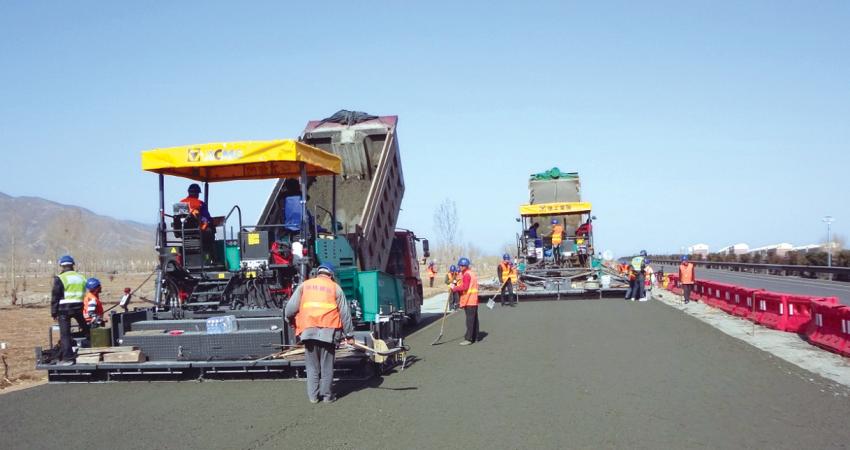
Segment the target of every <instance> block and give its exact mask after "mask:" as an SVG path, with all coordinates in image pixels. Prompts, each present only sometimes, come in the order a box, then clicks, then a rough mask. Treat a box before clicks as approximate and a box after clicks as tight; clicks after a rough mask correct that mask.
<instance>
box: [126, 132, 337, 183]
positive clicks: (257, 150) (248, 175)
mask: <svg viewBox="0 0 850 450" xmlns="http://www.w3.org/2000/svg"><path fill="white" fill-rule="evenodd" d="M301 163H304V164H305V165H306V168H307V175H310V176H318V175H333V174H338V173H341V172H342V160H341V159H340V158H339V156H337V155H334V154H332V153H328V152H326V151H324V150H322V149H319V148H316V147H313V146H310V145H307V144H303V143H301V142H297V141H293V140H278V141H245V142H217V143H212V144H197V145H185V146H182V147H170V148H156V149H153V150H147V151H143V152H142V170H146V171H149V172H156V173H160V174H163V175H173V176H177V177H183V178H189V179H192V180H197V181H208V182H213V181H230V180H260V179H266V178H297V177H298V176H299V175H300V174H301V168H300V166H301Z"/></svg>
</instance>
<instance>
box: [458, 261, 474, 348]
mask: <svg viewBox="0 0 850 450" xmlns="http://www.w3.org/2000/svg"><path fill="white" fill-rule="evenodd" d="M469 264H470V262H469V258H460V260H458V262H457V265H458V267H459V268H460V274H461V282H460V284H458V285H457V286H455V287H453V288H452V292H457V293H458V294H460V307H461V308H463V311H464V313H465V314H466V335H465V336H464V337H465V339H464V341H463V342H461V343H460V345H470V344H473V343H475V342H476V341H478V275H476V274H475V272H473V271H472V269H470V268H469Z"/></svg>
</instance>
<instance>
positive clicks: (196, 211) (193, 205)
mask: <svg viewBox="0 0 850 450" xmlns="http://www.w3.org/2000/svg"><path fill="white" fill-rule="evenodd" d="M180 203H185V204H187V205H189V214H191V215H192V216H193V217H194V218H196V219H198V227H199V228H200V229H202V230H206V229H207V226H208V224H207V223H206V222H204V221H202V220H201V207H203V206H204V201H203V200H201V199H199V198H195V197H186V198H184V199H183V200H180Z"/></svg>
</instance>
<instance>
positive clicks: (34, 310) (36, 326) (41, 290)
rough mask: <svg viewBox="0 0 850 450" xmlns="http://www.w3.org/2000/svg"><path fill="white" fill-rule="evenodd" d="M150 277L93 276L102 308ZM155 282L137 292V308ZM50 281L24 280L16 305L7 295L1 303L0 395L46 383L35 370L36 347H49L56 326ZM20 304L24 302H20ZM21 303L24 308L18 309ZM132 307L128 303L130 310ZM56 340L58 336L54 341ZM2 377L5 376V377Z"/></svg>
mask: <svg viewBox="0 0 850 450" xmlns="http://www.w3.org/2000/svg"><path fill="white" fill-rule="evenodd" d="M148 275H149V274H123V275H113V276H112V279H111V280H110V276H109V275H108V274H96V275H94V276H96V277H98V278H99V279H100V280H101V282H102V283H103V287H104V289H103V293H102V294H101V299H102V300H103V302H104V308H109V307H110V306H112V305H114V304H116V303H117V302H118V300H120V299H121V296H122V295H123V293H124V288H125V287H129V288H131V289H135V288H136V287H138V286H139V285H140V284H141V283H142V281H144V280H145V278H147V276H148ZM153 285H154V280H153V279H150V280H148V281H147V283H145V285H144V286H143V287H142V289H140V290H139V291H138V292H136V297H137V300H136V303H135V304H136V306H141V305H145V303H143V302H141V301H140V300H138V297H139V296H142V297H151V296H152V294H153ZM51 286H52V277H49V276H43V277H34V278H28V279H27V288H28V290H26V291H23V292H21V293H19V294H18V300H19V302H18V303H19V304H18V305H16V306H12V305H10V301H9V300H10V299H9V298H8V294H7V296H6V297H4V298H3V299H2V301H0V304H2V305H4V306H2V307H0V342H5V343H6V349H5V350H0V355H3V356H5V360H6V364H7V368H4V367H0V371H3V372H0V393H4V392H7V391H10V390H13V389H17V388H20V387H22V386H26V385H31V384H37V383H41V382H44V381H45V380H46V375H45V373H44V372H42V371H38V370H35V352H34V350H33V348H34V347H36V346H43V347H47V346H48V337H47V336H48V330H49V329H50V326H51V325H53V324H54V323H55V322H54V321H53V319H52V318H51V317H50V306H49V305H50V303H49V300H47V299H49V296H50V287H51ZM22 300H23V301H22ZM20 303H23V306H21V305H20ZM132 305H133V303H131V307H132ZM54 339H58V336H56V337H54ZM4 374H5V376H4Z"/></svg>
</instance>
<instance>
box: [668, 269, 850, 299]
mask: <svg viewBox="0 0 850 450" xmlns="http://www.w3.org/2000/svg"><path fill="white" fill-rule="evenodd" d="M678 270H679V269H678V267H671V266H664V273H678ZM696 277H697V279H703V280H710V281H717V282H718V283H727V284H734V285H738V286H744V287H750V288H759V289H767V290H769V291H774V292H785V293H789V294H800V295H811V296H816V297H838V300H839V301H840V302H841V303H843V304H845V305H850V283H845V282H841V281H827V280H814V279H808V278H799V277H783V276H778V275H764V274H754V273H742V272H731V271H728V270H718V269H705V268H702V267H699V266H697V267H696Z"/></svg>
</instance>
